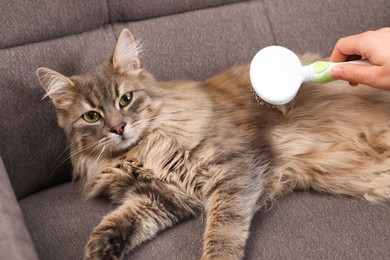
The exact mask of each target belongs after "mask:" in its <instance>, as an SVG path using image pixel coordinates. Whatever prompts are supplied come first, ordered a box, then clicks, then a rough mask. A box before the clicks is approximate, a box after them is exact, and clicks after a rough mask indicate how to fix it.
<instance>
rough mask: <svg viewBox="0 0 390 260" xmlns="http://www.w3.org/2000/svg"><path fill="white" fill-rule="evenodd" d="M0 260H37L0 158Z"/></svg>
mask: <svg viewBox="0 0 390 260" xmlns="http://www.w3.org/2000/svg"><path fill="white" fill-rule="evenodd" d="M0 234H1V235H0V259H16V260H19V259H33V260H35V259H38V256H37V253H36V251H35V248H34V245H33V242H32V240H31V237H30V233H29V232H28V230H27V228H26V225H25V223H24V218H23V214H22V211H21V209H20V207H19V204H18V202H17V200H16V197H15V194H14V192H13V190H12V187H11V183H10V181H9V179H8V175H7V172H6V170H5V167H4V164H3V161H2V160H1V158H0Z"/></svg>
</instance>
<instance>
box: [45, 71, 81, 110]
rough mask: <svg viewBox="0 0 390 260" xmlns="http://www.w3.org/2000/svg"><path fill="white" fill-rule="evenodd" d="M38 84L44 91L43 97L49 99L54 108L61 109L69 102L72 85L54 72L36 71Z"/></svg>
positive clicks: (66, 78)
mask: <svg viewBox="0 0 390 260" xmlns="http://www.w3.org/2000/svg"><path fill="white" fill-rule="evenodd" d="M37 76H38V80H39V83H41V86H42V87H43V89H44V90H45V91H46V95H45V97H47V96H48V97H50V98H51V99H52V100H53V103H54V105H55V106H56V107H63V106H65V105H67V104H68V102H69V101H70V96H71V95H70V92H71V91H70V89H71V88H72V87H74V83H73V82H72V81H71V80H70V79H69V78H68V77H65V76H64V75H62V74H61V73H58V72H56V71H54V70H51V69H48V68H39V69H38V70H37Z"/></svg>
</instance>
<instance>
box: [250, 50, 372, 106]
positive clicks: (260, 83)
mask: <svg viewBox="0 0 390 260" xmlns="http://www.w3.org/2000/svg"><path fill="white" fill-rule="evenodd" d="M340 63H349V64H361V65H371V64H370V63H369V62H368V60H367V59H363V60H357V61H347V62H328V61H317V62H314V63H312V64H310V65H306V66H302V63H301V61H300V60H299V58H298V56H297V55H295V53H294V52H292V51H290V50H289V49H287V48H284V47H281V46H269V47H266V48H264V49H261V50H260V51H259V52H258V53H257V54H256V55H255V57H254V58H253V60H252V62H251V65H250V80H251V83H252V87H253V89H254V90H255V92H256V94H257V95H258V96H259V97H260V98H261V99H262V100H264V101H265V102H267V103H269V104H272V105H283V104H286V103H288V102H290V101H291V100H292V99H293V98H294V97H295V96H296V95H297V92H298V90H299V88H300V86H301V84H302V83H304V82H316V83H327V82H330V81H333V80H336V79H335V78H333V77H332V75H331V72H330V71H331V69H332V68H333V67H334V66H337V65H338V64H340Z"/></svg>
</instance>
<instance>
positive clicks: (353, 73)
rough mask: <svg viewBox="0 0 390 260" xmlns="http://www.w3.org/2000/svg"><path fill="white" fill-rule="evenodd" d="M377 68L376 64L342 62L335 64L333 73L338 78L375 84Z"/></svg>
mask: <svg viewBox="0 0 390 260" xmlns="http://www.w3.org/2000/svg"><path fill="white" fill-rule="evenodd" d="M377 69H378V68H377V66H374V65H356V64H340V65H337V66H334V67H333V68H332V71H331V73H332V76H333V77H334V78H337V79H342V80H346V81H349V82H354V83H359V84H360V83H363V84H367V85H375V81H376V76H375V75H376V74H377Z"/></svg>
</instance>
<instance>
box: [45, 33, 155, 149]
mask: <svg viewBox="0 0 390 260" xmlns="http://www.w3.org/2000/svg"><path fill="white" fill-rule="evenodd" d="M37 75H38V79H39V82H40V83H41V85H42V87H43V88H44V89H45V91H46V93H47V94H46V96H48V97H50V98H51V100H52V101H53V103H54V105H55V107H56V110H57V117H58V124H59V125H60V127H62V128H63V129H64V130H65V133H66V135H67V138H68V143H69V145H70V147H71V149H72V150H73V151H71V153H84V154H88V155H90V156H93V155H95V156H105V155H108V154H111V155H112V154H116V153H119V152H121V151H124V150H126V149H128V148H130V147H131V146H133V145H134V144H136V143H137V142H138V141H139V140H140V138H142V136H143V135H144V134H145V132H146V131H148V128H149V126H150V124H151V123H152V121H153V119H154V118H155V117H156V116H157V115H158V113H159V109H160V103H161V102H160V101H159V99H158V97H157V96H156V95H155V94H153V93H154V92H153V90H154V89H155V88H156V84H157V83H156V81H155V80H154V79H153V77H152V76H151V75H150V74H149V73H148V72H147V71H146V70H145V69H143V68H142V66H141V64H140V61H139V59H138V48H137V44H136V43H135V42H134V39H133V36H132V35H131V33H130V31H128V30H126V29H125V30H123V31H122V32H121V34H120V36H119V38H118V41H117V43H116V46H115V50H114V54H113V56H112V58H111V59H110V60H109V61H108V62H107V63H105V64H103V65H102V66H100V67H98V68H96V69H95V70H92V71H91V72H88V73H87V74H85V75H82V76H72V77H66V76H64V75H62V74H60V73H58V72H55V71H53V70H50V69H47V68H39V69H38V70H37Z"/></svg>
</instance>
